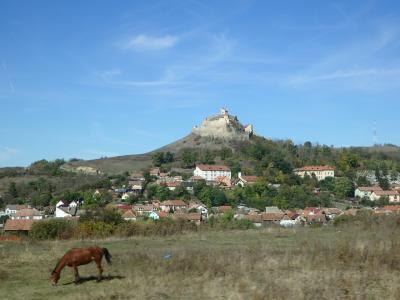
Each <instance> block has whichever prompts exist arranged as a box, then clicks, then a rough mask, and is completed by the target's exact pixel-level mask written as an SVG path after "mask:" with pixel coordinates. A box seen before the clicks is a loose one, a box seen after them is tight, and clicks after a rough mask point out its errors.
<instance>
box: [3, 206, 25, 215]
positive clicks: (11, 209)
mask: <svg viewBox="0 0 400 300" xmlns="http://www.w3.org/2000/svg"><path fill="white" fill-rule="evenodd" d="M27 208H30V206H29V205H18V204H8V205H7V206H6V209H5V211H4V212H5V214H6V215H7V216H11V215H15V214H16V213H17V211H19V210H21V209H27Z"/></svg>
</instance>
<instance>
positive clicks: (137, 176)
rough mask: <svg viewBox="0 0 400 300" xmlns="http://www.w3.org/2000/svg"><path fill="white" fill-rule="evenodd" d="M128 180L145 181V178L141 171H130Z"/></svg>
mask: <svg viewBox="0 0 400 300" xmlns="http://www.w3.org/2000/svg"><path fill="white" fill-rule="evenodd" d="M129 181H145V178H144V176H143V174H142V173H132V174H131V175H130V176H129Z"/></svg>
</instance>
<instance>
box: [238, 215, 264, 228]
mask: <svg viewBox="0 0 400 300" xmlns="http://www.w3.org/2000/svg"><path fill="white" fill-rule="evenodd" d="M243 219H245V220H249V221H250V222H252V223H253V225H254V226H255V227H261V226H262V224H263V222H262V215H261V214H257V213H254V214H248V215H244V217H243Z"/></svg>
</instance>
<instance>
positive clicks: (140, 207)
mask: <svg viewBox="0 0 400 300" xmlns="http://www.w3.org/2000/svg"><path fill="white" fill-rule="evenodd" d="M132 209H133V211H134V212H135V213H136V214H137V215H138V216H144V215H148V214H150V213H151V212H153V211H157V207H156V206H154V205H153V204H135V205H133V208H132Z"/></svg>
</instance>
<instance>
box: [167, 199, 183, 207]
mask: <svg viewBox="0 0 400 300" xmlns="http://www.w3.org/2000/svg"><path fill="white" fill-rule="evenodd" d="M161 205H163V206H186V205H187V204H186V203H185V202H184V201H182V200H167V201H164V202H162V203H161Z"/></svg>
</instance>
